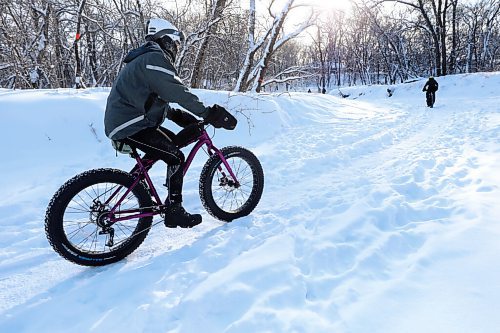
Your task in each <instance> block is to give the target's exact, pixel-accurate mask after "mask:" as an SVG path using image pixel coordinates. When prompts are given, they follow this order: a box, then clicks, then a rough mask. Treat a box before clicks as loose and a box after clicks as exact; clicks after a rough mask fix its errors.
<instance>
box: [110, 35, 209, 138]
mask: <svg viewBox="0 0 500 333" xmlns="http://www.w3.org/2000/svg"><path fill="white" fill-rule="evenodd" d="M124 62H125V63H126V65H125V67H123V68H122V70H121V71H120V73H119V75H118V78H117V79H116V81H115V82H114V84H113V88H112V89H111V92H110V94H109V96H108V101H107V105H106V112H105V115H104V129H105V132H106V135H107V136H108V137H109V138H110V139H113V140H120V139H123V138H126V137H128V136H130V135H133V134H135V133H137V132H139V131H140V130H143V129H145V128H148V127H156V126H159V125H160V124H161V123H162V122H163V120H164V119H165V115H166V112H167V110H168V109H169V105H168V103H177V104H179V105H181V106H182V107H184V108H185V109H187V110H189V111H190V112H192V113H193V114H195V115H197V116H200V117H203V118H204V117H206V116H207V115H208V111H207V109H206V108H205V106H204V105H203V103H201V102H200V101H199V100H198V97H196V96H195V95H194V94H192V93H190V92H189V90H188V89H187V88H186V86H184V85H183V84H182V82H181V80H180V79H179V77H178V76H177V72H176V70H175V68H174V66H173V65H172V61H171V60H170V57H169V56H168V55H166V54H165V53H164V52H163V51H162V50H161V48H160V47H159V46H158V44H156V43H154V42H147V43H146V44H144V45H142V46H141V47H139V48H137V49H135V50H132V51H131V52H130V53H129V54H128V55H127V56H126V57H125V60H124Z"/></svg>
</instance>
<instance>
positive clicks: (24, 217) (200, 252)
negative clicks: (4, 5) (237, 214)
mask: <svg viewBox="0 0 500 333" xmlns="http://www.w3.org/2000/svg"><path fill="white" fill-rule="evenodd" d="M437 80H438V82H439V83H440V89H439V91H438V93H437V102H436V106H435V108H434V109H428V108H426V107H425V106H424V105H425V96H424V93H422V91H421V89H422V86H423V84H424V82H425V81H424V80H420V81H417V82H413V83H407V84H400V85H395V86H392V87H391V89H394V95H393V96H392V97H390V98H388V97H387V95H386V89H387V86H370V87H352V88H345V89H341V90H342V92H343V93H348V94H349V95H350V97H349V98H345V99H343V98H339V97H337V96H335V95H336V92H335V91H334V92H331V95H320V94H307V93H292V94H281V95H264V94H262V95H246V94H233V93H228V92H213V91H196V93H197V94H198V95H199V96H200V98H201V99H202V100H203V101H204V102H206V103H207V104H212V103H218V104H221V105H224V106H226V107H228V108H229V109H231V110H232V111H233V112H234V113H235V114H236V115H237V117H238V120H239V125H238V128H237V129H236V130H235V131H232V132H228V131H226V132H225V131H221V130H218V131H216V133H215V138H214V142H215V144H216V145H218V146H219V147H222V146H226V145H241V146H245V147H247V148H249V149H251V150H252V151H254V152H255V154H256V155H257V156H258V157H259V159H260V160H261V162H262V165H263V168H264V172H265V176H266V184H265V188H264V194H263V197H262V200H261V203H260V204H259V205H258V206H257V208H256V210H255V211H254V213H253V214H251V215H250V216H248V217H245V218H242V219H239V220H236V221H233V222H232V223H229V224H225V223H223V222H220V221H217V220H214V219H213V218H211V217H210V215H208V214H207V213H206V212H204V211H202V206H201V203H200V201H199V198H198V193H197V191H198V189H197V186H198V176H199V172H200V170H201V168H202V166H203V163H204V160H203V159H198V160H197V161H196V162H195V165H194V168H193V169H192V170H190V171H189V173H188V174H187V176H186V182H185V195H184V197H185V206H186V208H187V210H188V211H191V212H201V213H202V215H203V219H204V222H203V223H202V224H201V225H200V226H198V227H195V228H193V229H191V230H184V229H183V230H180V229H175V230H172V229H169V230H167V229H166V228H165V227H164V226H163V225H162V223H161V221H157V222H160V223H159V224H158V225H156V226H155V227H154V228H153V230H152V231H151V232H150V233H149V235H148V238H146V240H145V242H144V243H143V244H142V245H141V247H139V249H138V250H136V251H135V252H134V253H133V254H131V255H130V256H129V257H127V259H125V260H123V261H121V262H119V263H116V264H113V265H110V266H107V267H102V268H85V267H80V266H77V265H74V264H71V263H69V262H66V261H64V260H63V259H62V258H60V257H59V256H58V255H57V254H56V253H55V252H54V251H53V250H52V249H51V247H50V246H49V244H48V243H47V240H46V238H45V234H44V225H43V223H44V213H45V209H46V206H47V203H48V201H49V200H50V198H51V196H52V195H53V193H54V192H55V191H56V190H57V188H58V187H59V186H60V185H61V184H62V183H63V182H64V181H65V180H67V179H68V178H70V177H72V176H73V175H75V174H77V173H79V172H82V171H84V170H88V169H92V168H98V167H116V168H121V169H124V170H127V169H130V168H131V166H132V165H133V163H132V160H131V159H129V158H127V157H126V156H124V155H120V156H116V154H115V152H114V150H113V149H112V147H111V145H110V143H109V141H108V140H107V139H106V138H105V136H104V134H103V125H102V118H103V109H104V105H105V102H106V97H107V94H108V92H109V89H89V90H83V91H76V90H71V89H68V90H66V89H60V90H45V91H10V90H0V120H1V121H0V126H1V131H0V139H1V141H2V142H4V145H5V146H4V155H5V156H4V157H3V158H2V163H1V165H0V171H1V174H2V175H3V177H2V180H1V188H2V191H1V192H0V332H51V333H54V332H183V333H184V332H238V333H241V332H252V333H253V332H314V333H317V332H495V331H498V327H500V318H499V317H498V315H497V312H498V311H497V310H496V309H498V307H499V305H500V301H499V299H500V283H499V281H500V259H498V253H500V242H499V241H498V240H499V239H500V222H499V220H498V216H500V205H499V203H500V202H499V198H500V174H499V173H498V170H499V168H500V108H499V105H500V73H491V74H483V73H480V74H474V75H458V76H449V77H444V78H437ZM172 129H175V127H172ZM164 172H165V170H164V168H163V166H155V168H154V169H153V176H154V180H155V182H156V183H157V184H161V182H162V180H163V177H164ZM160 187H161V186H160ZM162 195H165V193H162ZM155 221H156V220H155Z"/></svg>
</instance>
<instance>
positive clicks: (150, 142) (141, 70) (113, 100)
mask: <svg viewBox="0 0 500 333" xmlns="http://www.w3.org/2000/svg"><path fill="white" fill-rule="evenodd" d="M183 39H184V36H183V34H182V32H180V31H179V30H178V29H177V28H176V27H175V26H174V25H173V24H172V23H170V22H169V21H167V20H164V19H158V18H155V19H151V20H149V21H148V23H147V33H146V37H145V40H146V43H145V44H143V45H142V46H140V47H139V48H137V49H134V50H132V51H130V52H129V53H128V54H127V56H126V57H125V59H124V63H125V66H124V67H123V68H122V70H121V71H120V73H119V74H118V77H117V79H116V81H115V82H114V84H113V87H112V89H111V92H110V94H109V96H108V100H107V105H106V111H105V115H104V125H105V132H106V135H107V136H108V137H109V138H110V139H111V140H113V141H114V142H115V147H117V146H120V144H121V145H122V146H123V144H128V145H130V146H132V147H135V148H137V149H140V150H142V151H143V152H145V153H146V154H145V156H144V157H145V158H158V159H161V160H163V161H165V163H167V165H168V167H167V176H166V178H167V179H166V183H165V186H167V187H168V198H167V199H166V206H167V210H166V212H165V225H166V226H167V227H169V228H175V227H178V226H179V227H182V228H190V227H193V226H195V225H198V224H200V223H201V220H202V218H201V215H200V214H189V213H188V212H186V210H185V209H184V208H183V206H182V185H183V166H184V162H185V157H184V154H183V153H182V151H181V150H180V149H179V148H178V147H177V145H176V144H175V142H176V138H175V134H174V133H173V132H171V131H169V130H168V129H166V128H164V127H161V126H160V125H161V124H162V123H163V121H164V119H165V118H167V119H170V120H172V121H174V122H175V123H177V124H178V125H180V126H182V127H185V126H187V125H189V124H190V123H193V122H196V121H197V119H196V118H195V117H194V116H192V115H191V114H190V113H188V112H185V111H182V110H180V109H174V108H171V107H170V106H169V103H177V104H179V105H180V106H182V107H183V108H185V109H187V110H189V111H190V112H191V113H193V114H195V115H197V116H199V117H202V118H204V119H205V120H206V121H207V122H209V123H210V124H211V125H213V126H214V127H216V128H220V127H224V128H226V129H234V128H235V126H236V123H237V122H236V118H234V117H233V116H232V115H231V114H230V113H229V112H227V111H226V110H225V109H224V108H223V107H220V106H218V105H214V106H213V107H205V106H204V105H203V103H202V102H200V101H199V99H198V97H196V96H195V95H194V94H192V93H191V92H190V91H189V90H188V88H187V87H186V86H184V84H183V83H182V82H181V80H180V79H179V77H178V76H177V71H176V69H175V67H174V65H173V64H174V62H175V57H176V55H177V51H178V50H179V47H180V43H181V42H182V41H183Z"/></svg>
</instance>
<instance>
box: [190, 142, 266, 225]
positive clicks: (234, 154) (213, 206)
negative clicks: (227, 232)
mask: <svg viewBox="0 0 500 333" xmlns="http://www.w3.org/2000/svg"><path fill="white" fill-rule="evenodd" d="M221 152H222V154H223V155H224V157H225V158H226V159H227V160H229V159H231V158H240V159H243V160H244V161H245V162H246V163H247V164H248V165H249V166H250V169H251V171H252V175H253V184H252V190H251V193H250V195H249V198H248V199H247V201H246V202H245V203H244V204H243V205H242V206H241V207H240V208H239V209H237V210H235V211H225V210H223V209H221V207H219V206H218V205H217V203H216V202H215V200H214V197H213V193H212V180H213V177H214V175H215V172H216V170H217V167H218V166H219V165H220V164H221V163H222V161H221V159H220V158H219V156H218V155H217V154H214V155H212V156H211V157H210V158H209V160H208V161H207V162H206V163H205V165H204V166H203V170H202V171H201V174H200V188H199V192H200V199H201V203H202V204H203V206H204V207H205V209H206V210H207V212H208V213H209V214H210V215H212V216H213V217H215V218H216V219H219V220H221V221H225V222H231V221H233V220H235V219H238V218H240V217H244V216H247V215H249V214H250V213H251V212H252V211H253V210H254V209H255V207H256V206H257V204H258V203H259V201H260V198H261V196H262V192H263V190H264V171H263V170H262V165H261V164H260V162H259V160H258V159H257V157H256V156H255V155H254V154H253V153H252V152H251V151H249V150H247V149H245V148H243V147H238V146H231V147H224V148H222V149H221Z"/></svg>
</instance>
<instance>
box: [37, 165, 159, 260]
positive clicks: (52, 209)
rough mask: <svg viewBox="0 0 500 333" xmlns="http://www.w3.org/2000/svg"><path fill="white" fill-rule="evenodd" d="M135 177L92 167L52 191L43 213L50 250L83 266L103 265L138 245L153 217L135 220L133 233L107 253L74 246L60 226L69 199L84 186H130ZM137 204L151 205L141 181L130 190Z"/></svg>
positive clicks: (125, 173) (61, 225) (123, 256)
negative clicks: (93, 251) (104, 184)
mask: <svg viewBox="0 0 500 333" xmlns="http://www.w3.org/2000/svg"><path fill="white" fill-rule="evenodd" d="M133 181H134V178H133V177H132V176H131V175H130V174H129V173H127V172H124V171H122V170H117V169H94V170H89V171H86V172H83V173H81V174H78V175H76V176H75V177H73V178H71V179H70V180H68V181H67V182H66V183H64V184H63V185H62V186H61V187H60V188H59V190H58V191H57V192H56V193H55V194H54V196H53V197H52V200H51V201H50V203H49V205H48V207H47V212H46V214H45V233H46V235H47V239H48V241H49V243H50V244H51V246H52V247H53V249H54V250H55V251H56V252H57V253H58V254H60V255H61V256H62V257H63V258H65V259H67V260H69V261H71V262H74V263H75V264H79V265H83V266H103V265H107V264H111V263H114V262H117V261H119V260H121V259H123V258H125V257H126V256H128V255H129V254H130V253H132V252H133V251H134V250H135V249H137V248H138V247H139V245H141V243H142V242H143V241H144V239H145V238H146V236H147V234H148V232H149V229H150V228H151V224H152V221H153V218H152V217H142V218H139V219H138V222H137V225H136V227H135V229H134V232H133V234H132V235H131V236H130V237H128V239H126V240H125V241H124V242H123V243H122V244H120V245H118V246H117V247H116V249H113V250H111V251H110V252H106V253H89V252H85V251H81V250H80V249H77V248H76V247H74V246H73V245H72V244H71V242H70V241H69V240H68V238H67V236H66V234H65V232H64V227H63V217H64V213H65V210H66V208H67V206H68V205H69V203H70V202H71V201H72V199H73V198H74V197H75V196H76V195H77V194H78V193H80V192H81V191H82V190H84V189H85V188H87V187H89V186H92V185H97V184H99V183H115V184H119V185H123V186H126V187H130V186H131V185H132V183H133ZM132 193H133V195H134V196H135V197H136V198H137V201H138V202H139V205H140V207H150V206H152V205H153V203H152V200H151V196H150V195H149V192H148V190H147V189H146V187H145V185H144V184H143V183H142V182H140V183H139V184H137V186H135V188H134V190H133V191H132Z"/></svg>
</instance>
